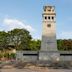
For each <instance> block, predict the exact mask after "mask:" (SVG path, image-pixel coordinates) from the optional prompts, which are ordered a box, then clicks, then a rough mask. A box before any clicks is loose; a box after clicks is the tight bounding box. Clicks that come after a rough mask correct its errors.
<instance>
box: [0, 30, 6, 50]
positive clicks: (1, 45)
mask: <svg viewBox="0 0 72 72" xmlns="http://www.w3.org/2000/svg"><path fill="white" fill-rule="evenodd" d="M6 47H7V33H6V32H4V31H0V50H4V49H5V48H6Z"/></svg>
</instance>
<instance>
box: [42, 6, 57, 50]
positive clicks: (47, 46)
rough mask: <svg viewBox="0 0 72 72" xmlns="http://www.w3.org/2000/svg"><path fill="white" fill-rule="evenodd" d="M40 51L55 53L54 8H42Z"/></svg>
mask: <svg viewBox="0 0 72 72" xmlns="http://www.w3.org/2000/svg"><path fill="white" fill-rule="evenodd" d="M42 17H43V22H42V23H43V32H42V44H41V50H42V51H57V43H56V28H55V27H56V25H55V24H56V12H55V7H54V6H44V8H43V14H42Z"/></svg>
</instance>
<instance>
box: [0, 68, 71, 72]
mask: <svg viewBox="0 0 72 72" xmlns="http://www.w3.org/2000/svg"><path fill="white" fill-rule="evenodd" d="M0 72H72V70H68V69H48V68H47V69H35V70H34V69H15V68H13V69H0Z"/></svg>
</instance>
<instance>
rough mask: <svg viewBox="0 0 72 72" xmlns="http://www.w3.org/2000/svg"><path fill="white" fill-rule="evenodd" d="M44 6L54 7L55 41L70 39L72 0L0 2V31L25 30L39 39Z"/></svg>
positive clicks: (9, 0)
mask: <svg viewBox="0 0 72 72" xmlns="http://www.w3.org/2000/svg"><path fill="white" fill-rule="evenodd" d="M44 5H53V6H55V10H56V37H57V39H72V0H0V31H9V30H12V29H14V28H25V29H27V30H28V31H29V32H30V34H31V35H32V37H33V38H34V39H41V38H42V12H43V6H44Z"/></svg>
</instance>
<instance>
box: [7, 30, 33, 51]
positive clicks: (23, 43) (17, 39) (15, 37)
mask: <svg viewBox="0 0 72 72" xmlns="http://www.w3.org/2000/svg"><path fill="white" fill-rule="evenodd" d="M31 39H32V37H31V35H30V34H29V32H28V31H27V30H25V29H14V30H12V31H9V32H8V42H9V44H13V45H14V46H15V48H16V49H17V50H28V48H29V43H30V40H31Z"/></svg>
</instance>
